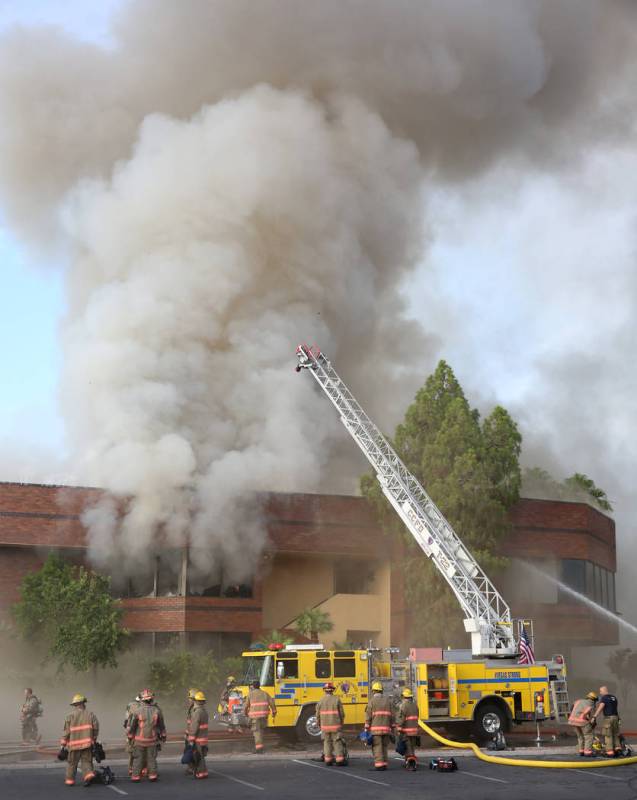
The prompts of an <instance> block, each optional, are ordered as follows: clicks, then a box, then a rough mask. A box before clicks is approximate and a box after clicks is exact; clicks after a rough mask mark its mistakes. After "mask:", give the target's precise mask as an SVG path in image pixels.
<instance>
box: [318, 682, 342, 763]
mask: <svg viewBox="0 0 637 800" xmlns="http://www.w3.org/2000/svg"><path fill="white" fill-rule="evenodd" d="M335 688H336V687H335V686H334V684H333V683H330V682H328V683H325V684H324V685H323V691H324V692H325V694H324V695H323V697H321V699H320V700H319V701H318V703H317V704H316V721H317V722H318V724H319V726H320V728H321V736H322V737H323V761H324V763H325V764H327V766H328V767H331V766H332V764H334V763H336V765H337V766H338V767H344V766H345V751H344V748H343V739H342V736H341V729H342V727H343V722H344V721H345V711H344V710H343V704H342V703H341V700H340V698H338V697H334V690H335Z"/></svg>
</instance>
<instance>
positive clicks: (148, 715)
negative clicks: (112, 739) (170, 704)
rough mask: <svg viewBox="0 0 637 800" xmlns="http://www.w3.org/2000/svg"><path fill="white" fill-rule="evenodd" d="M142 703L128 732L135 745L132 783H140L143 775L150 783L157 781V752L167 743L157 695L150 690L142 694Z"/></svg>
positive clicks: (129, 723)
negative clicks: (159, 747)
mask: <svg viewBox="0 0 637 800" xmlns="http://www.w3.org/2000/svg"><path fill="white" fill-rule="evenodd" d="M140 698H141V703H140V704H139V706H138V707H137V708H136V709H135V711H134V712H133V713H132V714H131V716H130V718H129V721H128V725H127V732H128V738H129V740H130V741H131V742H132V745H133V774H132V775H131V781H133V782H134V783H139V781H140V780H141V778H142V774H147V775H148V780H149V781H156V780H157V750H158V745H159V744H160V743H161V742H165V741H166V724H165V722H164V715H163V714H162V711H161V709H160V708H159V706H158V705H156V704H155V702H154V701H155V695H154V694H153V692H152V691H151V690H150V689H143V690H142V692H141V693H140Z"/></svg>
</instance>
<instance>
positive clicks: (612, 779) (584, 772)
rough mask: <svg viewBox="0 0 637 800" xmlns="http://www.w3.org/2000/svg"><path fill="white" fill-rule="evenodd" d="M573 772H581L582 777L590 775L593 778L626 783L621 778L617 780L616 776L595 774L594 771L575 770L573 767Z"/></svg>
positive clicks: (602, 773) (595, 771)
mask: <svg viewBox="0 0 637 800" xmlns="http://www.w3.org/2000/svg"><path fill="white" fill-rule="evenodd" d="M572 769H573V772H581V773H582V774H583V775H592V776H593V777H594V778H608V780H609V781H621V782H622V783H626V781H625V780H624V779H623V778H618V777H617V776H616V775H607V774H606V773H604V772H601V773H600V772H597V770H594V769H577V767H573V768H572Z"/></svg>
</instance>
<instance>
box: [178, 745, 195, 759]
mask: <svg viewBox="0 0 637 800" xmlns="http://www.w3.org/2000/svg"><path fill="white" fill-rule="evenodd" d="M194 758H195V754H194V753H193V749H192V747H191V746H190V745H189V744H187V745H186V746H185V747H184V752H183V755H182V757H181V763H182V764H192V762H193V761H194Z"/></svg>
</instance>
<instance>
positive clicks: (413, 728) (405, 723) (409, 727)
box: [396, 688, 420, 771]
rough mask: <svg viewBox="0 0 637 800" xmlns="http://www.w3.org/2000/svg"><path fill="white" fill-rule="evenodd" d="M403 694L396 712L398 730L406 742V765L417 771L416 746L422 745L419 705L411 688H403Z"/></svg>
mask: <svg viewBox="0 0 637 800" xmlns="http://www.w3.org/2000/svg"><path fill="white" fill-rule="evenodd" d="M402 696H403V699H402V701H401V703H400V705H399V706H398V711H397V713H396V731H397V732H398V733H399V734H400V735H401V737H402V741H403V742H404V743H405V767H406V768H407V769H408V770H413V771H415V770H416V768H417V766H418V759H417V758H416V748H417V747H419V746H420V736H419V734H420V728H419V726H418V718H419V713H418V706H417V705H416V703H415V701H414V695H413V692H412V691H411V689H407V688H405V689H403V691H402Z"/></svg>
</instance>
